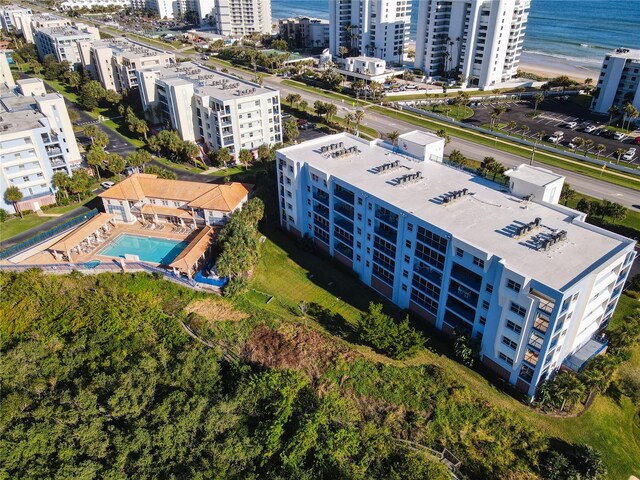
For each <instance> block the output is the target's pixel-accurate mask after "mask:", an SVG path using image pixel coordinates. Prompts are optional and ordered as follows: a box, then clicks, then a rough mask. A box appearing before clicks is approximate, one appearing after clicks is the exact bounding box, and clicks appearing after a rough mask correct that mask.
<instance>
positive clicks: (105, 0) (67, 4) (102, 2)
mask: <svg viewBox="0 0 640 480" xmlns="http://www.w3.org/2000/svg"><path fill="white" fill-rule="evenodd" d="M130 6H131V0H64V1H63V2H61V3H60V8H65V9H70V10H74V9H76V8H86V9H88V10H91V9H92V8H94V7H116V8H127V7H130Z"/></svg>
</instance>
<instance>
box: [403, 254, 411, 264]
mask: <svg viewBox="0 0 640 480" xmlns="http://www.w3.org/2000/svg"><path fill="white" fill-rule="evenodd" d="M409 262H411V257H409V255H405V256H404V263H409Z"/></svg>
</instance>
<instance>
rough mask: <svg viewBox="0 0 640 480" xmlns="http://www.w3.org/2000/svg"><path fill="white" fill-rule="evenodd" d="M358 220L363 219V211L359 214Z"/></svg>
mask: <svg viewBox="0 0 640 480" xmlns="http://www.w3.org/2000/svg"><path fill="white" fill-rule="evenodd" d="M358 220H360V221H362V214H361V213H359V214H358Z"/></svg>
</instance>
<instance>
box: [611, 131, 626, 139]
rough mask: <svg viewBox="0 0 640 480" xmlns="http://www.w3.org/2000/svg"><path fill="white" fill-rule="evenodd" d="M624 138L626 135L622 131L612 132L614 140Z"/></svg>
mask: <svg viewBox="0 0 640 480" xmlns="http://www.w3.org/2000/svg"><path fill="white" fill-rule="evenodd" d="M625 138H626V135H625V134H624V133H622V132H616V133H614V134H613V139H614V140H624V139H625Z"/></svg>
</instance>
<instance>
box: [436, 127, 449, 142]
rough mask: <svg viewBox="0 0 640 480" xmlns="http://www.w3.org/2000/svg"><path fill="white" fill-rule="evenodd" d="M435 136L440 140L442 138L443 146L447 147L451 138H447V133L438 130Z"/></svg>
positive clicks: (443, 130)
mask: <svg viewBox="0 0 640 480" xmlns="http://www.w3.org/2000/svg"><path fill="white" fill-rule="evenodd" d="M436 135H437V136H439V137H440V138H444V144H445V145H447V144H448V143H449V142H450V141H451V137H450V136H449V134H448V133H447V131H446V130H445V129H444V128H442V129H440V130H438V131H437V132H436Z"/></svg>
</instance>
